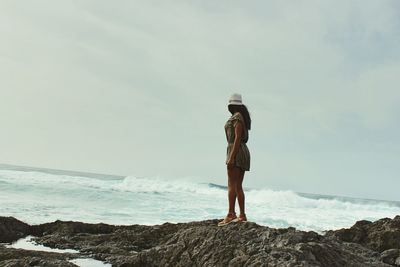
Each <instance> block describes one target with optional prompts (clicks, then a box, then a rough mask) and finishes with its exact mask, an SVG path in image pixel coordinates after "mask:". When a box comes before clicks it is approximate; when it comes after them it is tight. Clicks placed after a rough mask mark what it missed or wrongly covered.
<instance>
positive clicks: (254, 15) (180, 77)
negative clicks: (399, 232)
mask: <svg viewBox="0 0 400 267" xmlns="http://www.w3.org/2000/svg"><path fill="white" fill-rule="evenodd" d="M398 5H399V4H398V3H397V1H381V2H376V1H350V2H349V1H339V2H337V1H336V2H335V3H331V2H329V1H319V2H310V1H267V2H265V1H254V2H252V3H251V4H249V3H247V4H243V3H242V2H239V1H229V2H228V1H222V2H210V1H207V2H204V1H203V2H197V3H195V2H186V1H175V2H173V3H167V2H165V3H160V2H153V1H146V2H143V1H140V2H139V1H119V2H118V3H110V2H108V1H79V2H78V1H75V2H74V1H61V2H57V3H55V2H52V1H44V0H43V1H35V2H34V3H33V2H32V3H24V4H23V5H22V3H21V2H16V1H3V2H2V3H1V8H0V25H1V26H0V27H1V28H0V31H1V36H2V39H3V40H5V41H2V42H1V43H0V62H1V64H0V75H1V77H0V88H1V89H0V90H1V94H2V98H1V100H0V101H1V105H0V123H2V126H3V128H4V129H6V130H5V131H2V132H1V133H0V145H1V147H2V148H3V149H2V152H1V153H2V154H1V158H2V159H4V161H5V162H7V163H15V164H27V165H36V166H44V167H52V168H62V169H76V170H87V171H97V172H106V173H116V174H133V175H141V176H146V175H148V176H152V175H157V174H159V175H166V176H173V175H176V176H187V175H194V176H196V175H198V176H199V177H201V178H199V179H213V182H219V183H222V182H223V181H224V179H225V178H222V177H225V176H226V174H225V169H224V165H223V162H224V160H225V159H224V157H225V155H224V153H225V143H224V142H225V136H224V131H223V125H224V123H225V120H226V119H227V116H229V114H228V113H227V110H226V101H227V98H228V97H229V95H230V94H231V93H233V92H239V93H242V94H243V99H244V101H245V103H246V104H247V105H248V107H249V109H250V112H251V114H252V117H253V126H254V128H253V129H252V131H251V140H250V141H249V142H250V143H249V145H251V150H252V153H253V154H254V157H253V159H254V168H253V171H252V172H251V173H250V175H251V176H252V177H253V178H254V179H253V180H252V182H251V183H252V184H253V185H262V186H268V185H271V184H275V185H277V186H281V187H285V188H288V189H294V190H296V189H298V190H300V189H306V188H307V186H309V187H308V188H310V191H314V192H320V193H323V192H326V190H327V189H326V188H323V185H324V183H323V182H321V183H318V186H313V185H314V184H315V181H317V180H318V179H322V181H323V180H324V179H326V178H325V177H323V176H324V175H326V173H325V168H328V169H329V168H334V166H329V165H327V163H326V162H327V159H330V160H339V159H340V158H343V154H344V153H355V154H359V156H360V157H361V159H354V158H352V159H349V160H350V162H353V163H354V164H353V165H352V164H349V165H346V168H347V169H345V170H336V169H335V170H330V171H331V172H332V174H331V175H332V176H335V179H336V180H335V182H332V187H331V188H336V189H335V190H339V188H340V185H341V184H342V183H343V182H344V181H346V180H348V175H347V174H346V173H354V175H355V176H357V173H358V177H357V178H355V181H356V182H357V181H360V180H361V179H363V177H361V176H363V175H365V174H364V172H362V171H358V172H357V169H356V168H358V167H357V166H358V165H357V164H355V163H356V162H357V161H361V162H364V163H368V162H371V161H372V159H373V157H374V156H373V155H372V156H371V155H370V156H368V157H367V156H365V157H364V156H363V155H362V153H364V152H365V145H366V144H368V142H369V145H370V146H372V147H375V148H376V149H378V148H379V151H380V152H379V153H383V154H384V155H385V156H383V157H382V158H381V159H380V160H383V158H384V159H385V160H387V161H388V162H391V161H390V159H391V158H392V157H393V154H392V153H393V151H394V150H396V149H397V148H398V147H399V143H398V142H397V141H395V140H394V137H393V136H394V135H393V133H398V132H399V128H398V126H396V125H398V124H396V120H397V119H396V114H397V113H398V111H399V110H398V109H399V108H398V105H397V103H398V101H399V97H400V96H399V93H398V90H396V85H397V84H399V78H398V77H397V76H398V75H397V73H398V72H399V68H400V60H399V59H400V49H399V48H398V47H399V42H400V35H399V34H398V33H399V29H400V28H399V26H400V23H399V18H400V17H399V11H398V10H400V9H399V8H398ZM372 18H373V19H372ZM377 132H379V134H377ZM360 136H362V138H360ZM382 136H384V137H386V140H389V141H390V142H389V141H383V139H385V138H382ZM362 140H364V141H362ZM268 161H272V162H275V163H274V164H272V165H269V169H267V170H266V169H264V168H263V164H264V162H268ZM288 166H289V167H288ZM290 166H293V168H292V169H290ZM296 166H297V167H296ZM381 166H383V165H381ZM386 167H387V166H386ZM377 168H378V167H377ZM378 169H379V170H381V171H382V173H384V174H383V175H387V176H388V177H391V175H392V172H390V173H389V172H386V171H385V169H391V168H383V167H382V168H378ZM266 176H271V177H275V178H271V179H272V180H270V181H269V182H266V180H265V177H266ZM294 176H296V178H295V177H294ZM338 177H339V178H338ZM295 179H300V180H301V181H302V183H303V184H304V186H301V185H300V183H298V182H295V181H296V180H295ZM356 182H355V183H356ZM371 184H372V183H371ZM250 185H251V184H250ZM290 185H293V188H290ZM324 190H325V191H324ZM374 190H375V187H373V186H370V187H369V191H368V192H361V191H359V190H358V191H357V188H356V186H354V187H351V190H350V189H349V191H347V192H346V193H347V194H350V195H369V196H372V195H374V194H375V195H374V196H376V195H377V194H376V193H374ZM330 193H335V192H330ZM339 193H340V192H339ZM394 194H395V193H393V195H394Z"/></svg>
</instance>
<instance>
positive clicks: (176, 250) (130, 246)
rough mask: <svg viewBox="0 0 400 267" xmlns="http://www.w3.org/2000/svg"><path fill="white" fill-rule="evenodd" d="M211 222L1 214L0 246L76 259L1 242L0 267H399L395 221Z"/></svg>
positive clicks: (398, 221)
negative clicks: (44, 219) (329, 226)
mask: <svg viewBox="0 0 400 267" xmlns="http://www.w3.org/2000/svg"><path fill="white" fill-rule="evenodd" d="M217 222H218V220H205V221H197V222H189V223H178V224H172V223H164V224H162V225H155V226H146V225H129V226H118V225H107V224H101V223H100V224H89V223H82V222H72V221H55V222H51V223H45V224H40V225H28V224H26V223H24V222H21V221H19V220H17V219H15V218H13V217H0V243H11V242H13V241H16V240H18V239H20V238H23V237H25V236H28V235H32V236H35V238H34V240H35V241H36V242H37V243H39V244H43V245H45V246H48V247H52V248H59V249H75V250H78V251H79V253H78V254H70V253H53V252H42V251H30V250H24V249H15V248H8V247H6V246H5V245H4V244H2V245H0V266H7V267H10V266H49V267H52V266H61V267H64V266H68V267H69V266H77V265H75V264H73V263H71V262H69V260H71V259H74V258H77V257H84V256H86V257H87V256H90V257H92V258H95V259H98V260H101V261H104V262H108V263H111V264H112V266H121V267H128V266H329V267H334V266H340V267H343V266H400V216H396V217H395V218H394V219H390V218H383V219H380V220H377V221H375V222H369V221H358V222H356V223H355V224H354V225H353V226H352V227H351V228H348V229H339V230H330V231H327V232H326V234H325V235H320V234H318V233H316V232H313V231H308V232H307V231H299V230H296V229H295V228H293V227H289V228H282V229H275V228H269V227H267V226H260V225H258V224H256V223H253V222H245V223H231V224H230V225H227V226H224V227H218V226H217Z"/></svg>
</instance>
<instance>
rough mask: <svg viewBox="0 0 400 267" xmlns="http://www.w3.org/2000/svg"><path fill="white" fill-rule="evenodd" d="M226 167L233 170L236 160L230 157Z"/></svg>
mask: <svg viewBox="0 0 400 267" xmlns="http://www.w3.org/2000/svg"><path fill="white" fill-rule="evenodd" d="M226 165H227V166H228V169H231V168H233V167H234V166H235V159H234V158H232V157H230V158H229V159H228V161H227V162H226Z"/></svg>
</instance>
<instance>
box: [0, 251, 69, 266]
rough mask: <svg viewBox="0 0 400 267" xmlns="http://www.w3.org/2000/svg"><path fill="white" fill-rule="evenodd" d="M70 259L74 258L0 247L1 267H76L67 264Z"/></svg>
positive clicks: (66, 255)
mask: <svg viewBox="0 0 400 267" xmlns="http://www.w3.org/2000/svg"><path fill="white" fill-rule="evenodd" d="M72 258H74V256H73V255H70V254H68V253H66V254H60V253H51V252H43V251H30V250H24V249H14V248H6V247H4V246H0V266H1V267H21V266H43V267H76V265H75V264H73V263H71V262H68V260H69V259H72Z"/></svg>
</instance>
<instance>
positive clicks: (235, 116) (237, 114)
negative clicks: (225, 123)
mask: <svg viewBox="0 0 400 267" xmlns="http://www.w3.org/2000/svg"><path fill="white" fill-rule="evenodd" d="M229 120H230V121H241V122H243V123H244V118H243V115H242V114H241V113H240V112H235V113H234V114H233V115H232V116H231V117H230V118H229Z"/></svg>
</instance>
